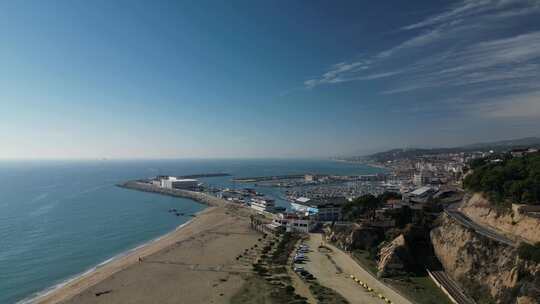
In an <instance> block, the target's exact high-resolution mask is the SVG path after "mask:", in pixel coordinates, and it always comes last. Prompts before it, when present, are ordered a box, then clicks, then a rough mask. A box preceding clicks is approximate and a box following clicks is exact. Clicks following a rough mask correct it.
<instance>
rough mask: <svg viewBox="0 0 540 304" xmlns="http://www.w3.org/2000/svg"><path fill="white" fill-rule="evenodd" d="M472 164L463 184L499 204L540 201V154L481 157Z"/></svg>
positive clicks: (504, 205)
mask: <svg viewBox="0 0 540 304" xmlns="http://www.w3.org/2000/svg"><path fill="white" fill-rule="evenodd" d="M470 165H471V169H472V170H473V172H472V173H471V174H469V175H468V176H467V177H465V179H464V181H463V186H464V187H465V188H466V189H468V190H471V191H474V192H483V193H485V194H486V195H487V196H488V197H489V199H490V200H492V201H493V202H494V203H495V204H496V205H497V206H499V207H503V208H509V207H510V206H511V203H517V204H538V203H540V153H534V154H529V155H525V156H523V157H514V158H512V157H510V156H509V155H505V156H503V157H502V158H499V159H498V160H497V161H495V160H493V159H489V158H484V159H478V160H475V161H473V162H472V163H471V164H470Z"/></svg>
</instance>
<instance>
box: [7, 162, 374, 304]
mask: <svg viewBox="0 0 540 304" xmlns="http://www.w3.org/2000/svg"><path fill="white" fill-rule="evenodd" d="M380 171H381V169H378V168H373V167H369V166H366V165H362V164H351V163H344V162H337V161H332V160H317V159H308V160H304V159H287V160H284V159H248V160H241V159H227V160H217V159H216V160H200V159H182V160H129V161H128V160H123V161H119V160H114V161H113V160H96V161H72V160H70V161H51V160H47V161H0V303H29V302H31V301H32V299H34V298H35V297H37V296H39V295H43V294H44V293H47V292H50V291H51V290H54V289H55V288H59V287H61V286H62V285H63V284H65V283H66V282H68V281H69V280H71V279H74V278H76V277H78V276H80V275H82V274H84V273H86V272H89V271H92V270H94V269H96V268H98V267H101V266H103V265H105V264H106V263H107V262H110V261H112V260H114V259H116V258H118V257H121V256H122V255H125V254H126V253H128V252H129V251H130V250H133V249H134V248H137V247H139V246H142V245H144V244H145V243H148V242H151V241H154V240H156V239H158V238H159V237H160V236H162V235H164V234H166V233H167V232H170V231H172V230H174V229H175V228H177V227H178V226H180V225H182V224H185V223H186V222H187V221H189V220H190V219H192V217H191V215H192V214H195V213H197V212H199V211H201V210H203V209H204V208H205V206H204V205H202V204H199V203H197V202H194V201H191V200H188V199H183V198H176V197H169V196H164V195H159V194H153V193H145V192H139V191H134V190H129V189H124V188H120V187H117V186H116V184H118V183H120V182H123V181H126V180H130V179H139V178H148V177H153V176H156V175H189V174H203V173H218V172H220V173H228V174H230V175H231V176H222V177H212V178H203V179H200V180H201V181H202V182H204V183H206V184H208V185H211V186H219V187H245V186H246V185H239V184H236V183H233V182H232V181H231V179H232V178H233V177H248V176H267V175H283V174H304V173H321V174H342V175H353V174H372V173H377V172H380ZM247 186H249V185H247ZM251 187H254V188H255V189H256V190H257V191H259V192H262V193H265V194H266V195H268V196H271V197H273V198H275V199H276V204H277V205H281V206H284V207H288V202H287V201H286V200H285V197H284V193H283V192H282V190H280V189H278V188H269V187H256V186H253V185H251ZM171 208H176V209H178V211H179V212H180V213H184V214H185V216H175V215H174V214H172V213H169V212H168V210H169V209H171Z"/></svg>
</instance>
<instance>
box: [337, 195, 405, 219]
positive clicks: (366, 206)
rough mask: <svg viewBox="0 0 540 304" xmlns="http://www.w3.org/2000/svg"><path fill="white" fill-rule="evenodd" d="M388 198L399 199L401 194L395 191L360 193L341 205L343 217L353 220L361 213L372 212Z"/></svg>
mask: <svg viewBox="0 0 540 304" xmlns="http://www.w3.org/2000/svg"><path fill="white" fill-rule="evenodd" d="M390 199H401V194H399V193H395V192H385V193H383V194H381V195H379V196H374V195H371V194H366V195H362V196H360V197H358V198H356V199H354V200H353V201H351V202H347V203H346V204H345V205H344V206H343V210H342V214H343V218H345V219H347V220H350V221H352V220H355V219H358V218H359V217H361V216H362V215H363V214H365V213H368V214H373V213H374V212H375V210H377V208H379V207H381V206H382V205H383V204H384V203H385V202H387V201H388V200H390Z"/></svg>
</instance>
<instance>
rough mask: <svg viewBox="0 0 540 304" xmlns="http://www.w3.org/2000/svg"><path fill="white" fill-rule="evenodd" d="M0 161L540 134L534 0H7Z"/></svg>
mask: <svg viewBox="0 0 540 304" xmlns="http://www.w3.org/2000/svg"><path fill="white" fill-rule="evenodd" d="M0 44H1V47H0V67H1V70H0V109H1V111H0V138H1V139H2V146H1V149H0V158H102V157H108V158H174V157H268V156H273V157H303V156H308V157H312V156H315V157H321V156H322V157H325V156H333V155H350V154H362V153H367V152H372V151H376V150H380V149H386V148H394V147H412V146H423V147H430V146H453V145H459V144H466V143H473V142H477V141H481V142H484V141H489V140H498V139H508V138H516V137H525V136H539V135H540V1H528V0H500V1H487V0H476V1H470V0H467V1H433V0H430V1H393V3H392V2H390V1H387V2H384V1H343V2H341V3H336V2H334V1H264V2H263V1H227V2H226V1H133V0H132V1H91V2H88V1H53V2H47V1H3V2H2V3H1V4H0Z"/></svg>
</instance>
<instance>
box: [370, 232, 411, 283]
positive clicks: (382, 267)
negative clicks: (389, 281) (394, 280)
mask: <svg viewBox="0 0 540 304" xmlns="http://www.w3.org/2000/svg"><path fill="white" fill-rule="evenodd" d="M408 255H409V253H408V250H407V246H406V244H405V238H404V237H403V235H402V234H401V235H400V236H398V237H397V238H395V239H394V240H392V242H390V243H388V244H386V245H385V246H383V247H382V248H381V250H380V251H379V263H378V264H377V269H378V270H379V272H378V273H377V275H378V276H380V277H388V276H393V275H396V274H401V273H402V272H403V271H404V269H405V263H406V260H408Z"/></svg>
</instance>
